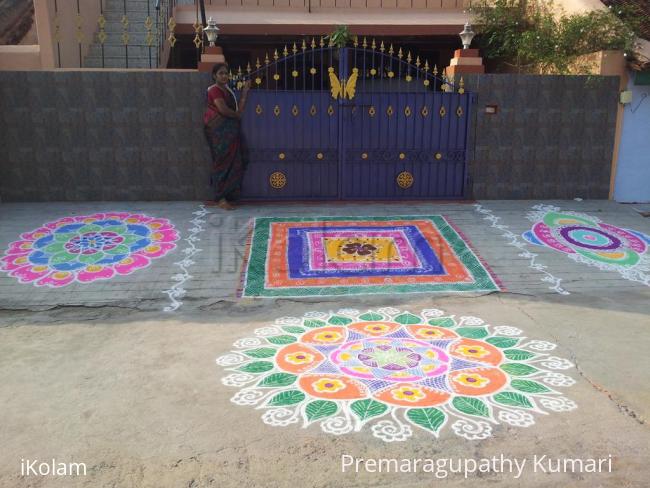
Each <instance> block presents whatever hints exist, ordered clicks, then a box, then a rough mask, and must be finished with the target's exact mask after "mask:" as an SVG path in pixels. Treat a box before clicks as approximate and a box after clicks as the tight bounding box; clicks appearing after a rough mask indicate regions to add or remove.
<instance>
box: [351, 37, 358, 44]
mask: <svg viewBox="0 0 650 488" xmlns="http://www.w3.org/2000/svg"><path fill="white" fill-rule="evenodd" d="M352 45H353V46H354V47H359V36H354V40H353V41H352Z"/></svg>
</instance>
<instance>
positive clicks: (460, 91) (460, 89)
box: [458, 76, 465, 95]
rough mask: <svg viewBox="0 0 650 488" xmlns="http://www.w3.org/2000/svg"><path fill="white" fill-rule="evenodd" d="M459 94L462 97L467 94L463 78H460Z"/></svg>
mask: <svg viewBox="0 0 650 488" xmlns="http://www.w3.org/2000/svg"><path fill="white" fill-rule="evenodd" d="M458 93H460V94H461V95H462V94H463V93H465V80H463V77H462V76H461V77H460V81H459V82H458Z"/></svg>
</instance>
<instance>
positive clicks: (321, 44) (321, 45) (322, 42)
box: [318, 36, 325, 47]
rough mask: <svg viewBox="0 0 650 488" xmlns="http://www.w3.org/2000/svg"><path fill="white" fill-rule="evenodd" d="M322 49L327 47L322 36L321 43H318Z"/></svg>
mask: <svg viewBox="0 0 650 488" xmlns="http://www.w3.org/2000/svg"><path fill="white" fill-rule="evenodd" d="M318 45H319V46H320V47H325V41H324V40H323V36H320V42H319V43H318Z"/></svg>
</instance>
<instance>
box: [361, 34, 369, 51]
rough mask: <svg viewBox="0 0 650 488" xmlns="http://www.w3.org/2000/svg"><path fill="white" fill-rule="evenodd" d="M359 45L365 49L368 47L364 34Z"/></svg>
mask: <svg viewBox="0 0 650 488" xmlns="http://www.w3.org/2000/svg"><path fill="white" fill-rule="evenodd" d="M361 46H362V47H363V48H364V49H367V48H368V40H367V39H366V37H365V36H364V37H363V44H361Z"/></svg>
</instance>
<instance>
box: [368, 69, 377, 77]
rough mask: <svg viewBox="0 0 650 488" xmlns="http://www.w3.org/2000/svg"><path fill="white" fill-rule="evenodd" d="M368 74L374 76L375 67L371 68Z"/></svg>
mask: <svg viewBox="0 0 650 488" xmlns="http://www.w3.org/2000/svg"><path fill="white" fill-rule="evenodd" d="M370 74H371V75H372V76H375V75H376V74H377V70H376V69H375V68H372V69H371V70H370Z"/></svg>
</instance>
